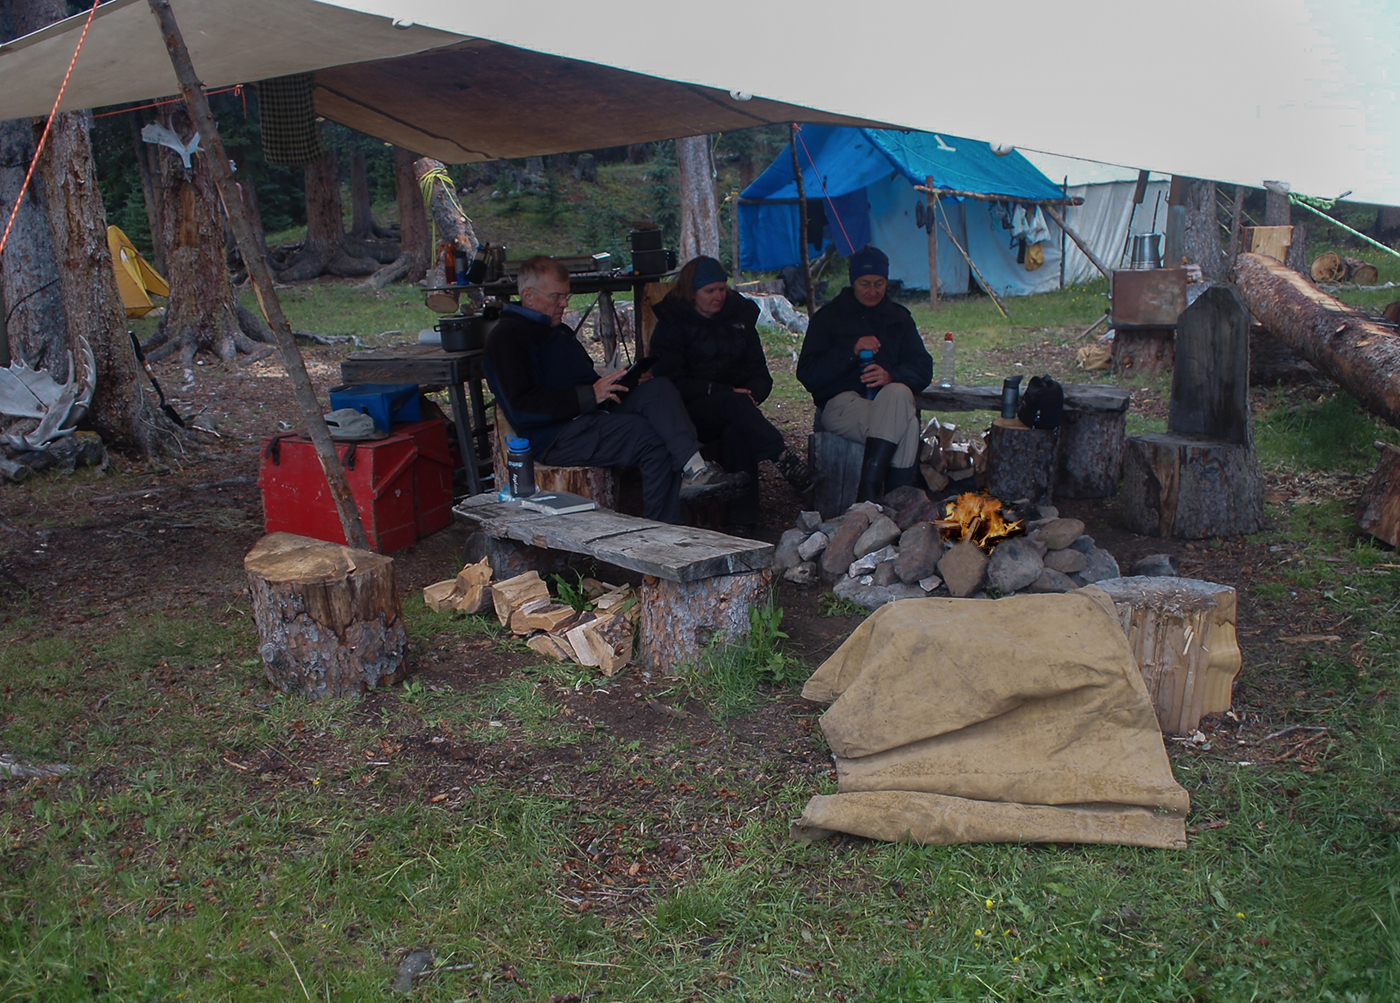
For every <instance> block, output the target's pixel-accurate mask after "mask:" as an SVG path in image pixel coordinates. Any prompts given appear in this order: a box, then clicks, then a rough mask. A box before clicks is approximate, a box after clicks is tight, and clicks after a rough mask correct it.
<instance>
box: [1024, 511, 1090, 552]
mask: <svg viewBox="0 0 1400 1003" xmlns="http://www.w3.org/2000/svg"><path fill="white" fill-rule="evenodd" d="M1083 533H1084V523H1082V522H1080V521H1079V520H1078V519H1055V520H1053V521H1051V522H1048V523H1046V524H1045V525H1044V526H1041V527H1040V528H1039V529H1038V530H1036V534H1037V535H1038V536H1039V537H1040V538H1041V539H1042V540H1044V541H1045V545H1046V546H1047V547H1049V548H1050V549H1051V550H1063V549H1064V548H1065V547H1068V546H1069V545H1070V544H1071V543H1073V542H1074V541H1075V540H1076V539H1077V538H1078V537H1079V536H1081V535H1083Z"/></svg>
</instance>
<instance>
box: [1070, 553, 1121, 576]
mask: <svg viewBox="0 0 1400 1003" xmlns="http://www.w3.org/2000/svg"><path fill="white" fill-rule="evenodd" d="M1088 557H1089V563H1088V564H1087V565H1086V566H1085V568H1084V570H1083V571H1080V572H1077V573H1075V574H1074V575H1071V576H1070V577H1072V578H1073V579H1074V580H1075V581H1076V582H1078V583H1079V584H1080V585H1092V584H1094V583H1095V582H1101V581H1103V580H1104V579H1105V578H1117V577H1118V576H1119V575H1120V574H1121V573H1122V572H1120V571H1119V570H1118V562H1117V561H1115V560H1114V559H1113V555H1112V554H1110V553H1109V552H1108V551H1106V550H1103V549H1101V548H1099V547H1095V548H1094V549H1093V550H1091V551H1089V554H1088Z"/></svg>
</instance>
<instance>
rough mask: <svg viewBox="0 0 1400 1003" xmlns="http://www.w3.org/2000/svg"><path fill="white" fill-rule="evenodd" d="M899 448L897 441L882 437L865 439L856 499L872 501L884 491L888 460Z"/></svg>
mask: <svg viewBox="0 0 1400 1003" xmlns="http://www.w3.org/2000/svg"><path fill="white" fill-rule="evenodd" d="M898 448H899V443H897V442H887V441H886V440H884V439H866V440H865V456H864V457H863V458H862V459H861V461H860V487H858V488H856V501H858V502H863V501H874V500H875V499H876V498H879V497H881V496H883V495H884V493H885V477H886V475H888V474H889V472H890V460H892V459H894V451H895V450H896V449H898Z"/></svg>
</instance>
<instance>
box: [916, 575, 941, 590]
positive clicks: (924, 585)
mask: <svg viewBox="0 0 1400 1003" xmlns="http://www.w3.org/2000/svg"><path fill="white" fill-rule="evenodd" d="M942 584H943V579H941V578H939V577H938V576H937V575H929V576H928V577H927V578H920V579H919V588H921V589H923V590H924V591H925V592H932V591H933V590H934V589H936V588H938V586H940V585H942Z"/></svg>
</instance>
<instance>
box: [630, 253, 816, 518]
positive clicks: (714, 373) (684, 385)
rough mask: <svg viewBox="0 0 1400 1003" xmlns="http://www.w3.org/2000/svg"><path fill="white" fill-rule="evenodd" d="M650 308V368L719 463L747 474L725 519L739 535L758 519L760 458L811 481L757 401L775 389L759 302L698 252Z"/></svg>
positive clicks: (804, 484)
mask: <svg viewBox="0 0 1400 1003" xmlns="http://www.w3.org/2000/svg"><path fill="white" fill-rule="evenodd" d="M655 309H656V318H657V323H656V330H655V331H654V332H653V333H652V336H651V354H652V355H654V356H656V360H657V361H656V365H655V366H654V367H653V368H652V372H653V373H655V374H656V375H657V376H665V377H668V378H669V379H670V380H671V382H672V383H674V384H675V385H676V389H677V390H679V391H680V394H681V399H682V400H683V401H685V407H686V411H687V412H689V414H690V420H691V421H693V422H694V423H695V431H696V436H697V438H699V440H700V441H701V442H717V443H718V444H719V450H720V464H721V465H722V466H723V467H724V469H725V470H729V471H732V472H738V471H741V470H742V471H744V472H746V473H747V474H748V475H749V487H748V488H747V490H746V492H745V493H744V494H743V495H742V496H740V497H739V498H737V499H735V500H734V501H732V502H730V507H729V519H730V522H732V523H733V524H734V527H735V530H736V531H737V532H739V533H740V534H741V535H742V534H743V533H744V532H751V531H752V530H753V528H754V527H755V526H756V525H757V524H758V521H759V504H758V463H759V461H760V460H772V461H773V462H774V464H776V465H777V468H778V470H779V472H781V473H782V475H783V476H784V477H785V478H787V481H788V483H789V484H791V485H792V486H793V487H794V488H796V489H797V491H798V492H799V493H803V494H805V493H806V492H808V491H810V490H811V489H812V472H811V470H810V469H809V468H808V466H807V464H806V462H805V461H804V460H803V459H802V458H801V457H800V456H798V455H797V454H796V453H794V452H793V451H792V450H790V449H788V448H787V446H786V444H785V443H784V442H783V434H782V433H781V432H779V431H778V430H777V429H776V428H774V427H773V424H772V423H771V422H770V421H769V420H768V419H767V418H765V417H764V416H763V412H761V411H760V410H759V409H758V405H760V404H762V403H763V401H764V400H765V399H766V398H767V397H768V394H769V392H770V391H772V389H773V377H771V376H770V375H768V361H767V359H765V358H764V356H763V346H762V344H760V342H759V340H758V328H757V327H756V326H755V325H756V323H757V321H758V306H757V304H755V303H754V302H753V301H752V300H749V299H745V298H744V297H743V296H740V295H739V294H738V293H736V292H734V291H733V290H731V289H730V288H729V276H728V275H727V274H726V273H725V271H724V266H722V265H721V264H720V263H719V262H718V261H716V260H715V259H714V258H710V257H705V256H701V257H698V258H695V259H693V260H691V261H688V262H687V263H686V265H685V267H684V268H682V269H681V271H680V274H679V275H678V276H677V277H676V288H675V289H673V290H672V291H671V292H670V293H669V294H667V296H666V298H665V299H663V300H662V301H661V302H660V303H658V304H657V305H656V308H655Z"/></svg>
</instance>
